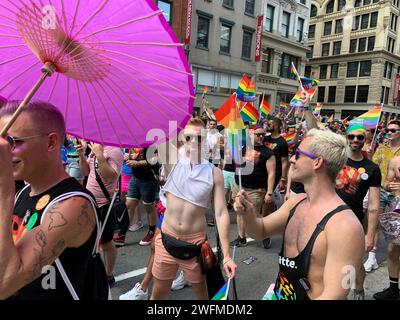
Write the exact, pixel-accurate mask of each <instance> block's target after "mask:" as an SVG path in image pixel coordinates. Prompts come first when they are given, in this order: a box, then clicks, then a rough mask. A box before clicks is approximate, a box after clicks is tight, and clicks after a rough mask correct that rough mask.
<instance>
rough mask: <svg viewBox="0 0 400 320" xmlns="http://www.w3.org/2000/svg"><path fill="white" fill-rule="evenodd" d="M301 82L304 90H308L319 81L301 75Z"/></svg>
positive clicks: (316, 85)
mask: <svg viewBox="0 0 400 320" xmlns="http://www.w3.org/2000/svg"><path fill="white" fill-rule="evenodd" d="M301 84H302V85H303V88H304V90H308V89H311V88H314V87H318V85H319V81H318V80H315V79H310V78H307V77H301Z"/></svg>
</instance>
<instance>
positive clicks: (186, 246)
mask: <svg viewBox="0 0 400 320" xmlns="http://www.w3.org/2000/svg"><path fill="white" fill-rule="evenodd" d="M161 239H162V243H163V245H164V248H165V250H167V252H168V253H169V254H170V255H171V256H173V257H174V258H177V259H181V260H189V259H192V258H194V257H199V256H200V255H201V245H196V244H193V243H189V242H186V241H182V240H179V239H176V238H174V237H172V236H169V235H167V234H165V233H163V232H161Z"/></svg>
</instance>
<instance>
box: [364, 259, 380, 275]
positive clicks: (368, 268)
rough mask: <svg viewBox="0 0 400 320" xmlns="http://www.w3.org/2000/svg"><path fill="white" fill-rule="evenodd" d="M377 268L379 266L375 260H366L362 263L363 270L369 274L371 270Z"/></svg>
mask: <svg viewBox="0 0 400 320" xmlns="http://www.w3.org/2000/svg"><path fill="white" fill-rule="evenodd" d="M378 268H379V264H378V261H376V258H371V259H370V258H368V259H367V261H365V263H364V269H365V271H366V272H371V271H372V270H376V269H378Z"/></svg>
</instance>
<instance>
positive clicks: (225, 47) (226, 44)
mask: <svg viewBox="0 0 400 320" xmlns="http://www.w3.org/2000/svg"><path fill="white" fill-rule="evenodd" d="M231 34H232V26H229V25H226V24H222V25H221V36H220V47H219V50H220V52H222V53H227V54H229V53H230V52H231Z"/></svg>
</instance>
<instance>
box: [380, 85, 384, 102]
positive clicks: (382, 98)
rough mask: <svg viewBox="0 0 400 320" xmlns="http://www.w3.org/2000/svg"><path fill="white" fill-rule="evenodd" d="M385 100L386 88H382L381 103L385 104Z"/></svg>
mask: <svg viewBox="0 0 400 320" xmlns="http://www.w3.org/2000/svg"><path fill="white" fill-rule="evenodd" d="M384 99H385V87H382V91H381V103H383V101H384Z"/></svg>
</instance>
